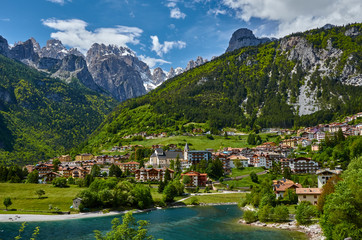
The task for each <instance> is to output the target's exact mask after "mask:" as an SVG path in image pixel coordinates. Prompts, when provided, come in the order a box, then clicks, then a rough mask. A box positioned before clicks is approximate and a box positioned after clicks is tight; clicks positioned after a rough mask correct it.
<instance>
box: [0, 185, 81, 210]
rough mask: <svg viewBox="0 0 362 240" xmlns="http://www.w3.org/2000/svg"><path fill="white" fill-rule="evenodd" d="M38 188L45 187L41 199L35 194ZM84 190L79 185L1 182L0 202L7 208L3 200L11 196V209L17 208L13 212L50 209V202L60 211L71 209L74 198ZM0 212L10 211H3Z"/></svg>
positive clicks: (3, 207) (2, 207)
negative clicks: (62, 186) (58, 185)
mask: <svg viewBox="0 0 362 240" xmlns="http://www.w3.org/2000/svg"><path fill="white" fill-rule="evenodd" d="M38 189H43V190H44V191H45V195H43V197H42V198H41V199H39V198H38V196H37V195H36V194H35V191H36V190H38ZM81 190H83V188H80V187H78V186H74V185H73V186H70V187H69V188H55V187H53V185H50V184H24V183H0V204H1V207H0V208H1V209H5V206H4V205H3V201H4V198H5V197H10V198H11V201H12V203H13V204H12V205H11V206H10V207H9V209H17V211H12V212H11V213H26V212H27V211H49V204H51V205H52V206H53V208H54V207H58V208H59V209H60V211H69V210H70V208H69V207H70V206H72V204H73V198H74V197H75V195H77V193H78V192H80V191H81ZM0 213H9V212H6V211H1V210H0Z"/></svg>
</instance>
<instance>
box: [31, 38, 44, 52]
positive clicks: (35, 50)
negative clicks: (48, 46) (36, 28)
mask: <svg viewBox="0 0 362 240" xmlns="http://www.w3.org/2000/svg"><path fill="white" fill-rule="evenodd" d="M29 40H30V41H31V42H32V43H33V48H34V52H36V53H39V52H40V50H41V48H40V45H39V43H38V42H37V41H36V40H35V39H34V38H33V37H31V38H30V39H29Z"/></svg>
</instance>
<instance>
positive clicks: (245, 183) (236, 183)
mask: <svg viewBox="0 0 362 240" xmlns="http://www.w3.org/2000/svg"><path fill="white" fill-rule="evenodd" d="M268 177H269V175H268V174H263V175H258V180H259V183H260V182H262V181H263V180H264V179H265V178H268ZM223 184H229V187H231V186H233V187H250V185H253V186H258V185H259V184H258V183H254V182H252V181H251V178H250V176H249V177H246V178H243V179H240V180H232V181H225V182H223Z"/></svg>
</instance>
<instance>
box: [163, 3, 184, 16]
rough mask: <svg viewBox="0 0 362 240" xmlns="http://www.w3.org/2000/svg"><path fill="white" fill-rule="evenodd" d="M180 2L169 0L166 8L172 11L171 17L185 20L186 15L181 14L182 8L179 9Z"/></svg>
mask: <svg viewBox="0 0 362 240" xmlns="http://www.w3.org/2000/svg"><path fill="white" fill-rule="evenodd" d="M177 2H178V0H168V3H167V4H166V6H167V7H168V8H169V9H170V17H171V18H176V19H181V18H182V19H185V17H186V14H185V13H183V12H181V10H180V8H178V7H177Z"/></svg>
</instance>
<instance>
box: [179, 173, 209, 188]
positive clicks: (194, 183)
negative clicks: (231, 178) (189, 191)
mask: <svg viewBox="0 0 362 240" xmlns="http://www.w3.org/2000/svg"><path fill="white" fill-rule="evenodd" d="M186 175H187V176H189V177H190V178H191V182H190V183H189V184H188V185H187V187H204V186H206V184H207V181H208V180H207V179H208V177H207V173H199V172H195V171H190V172H186V173H183V174H181V177H182V179H183V177H184V176H186Z"/></svg>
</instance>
